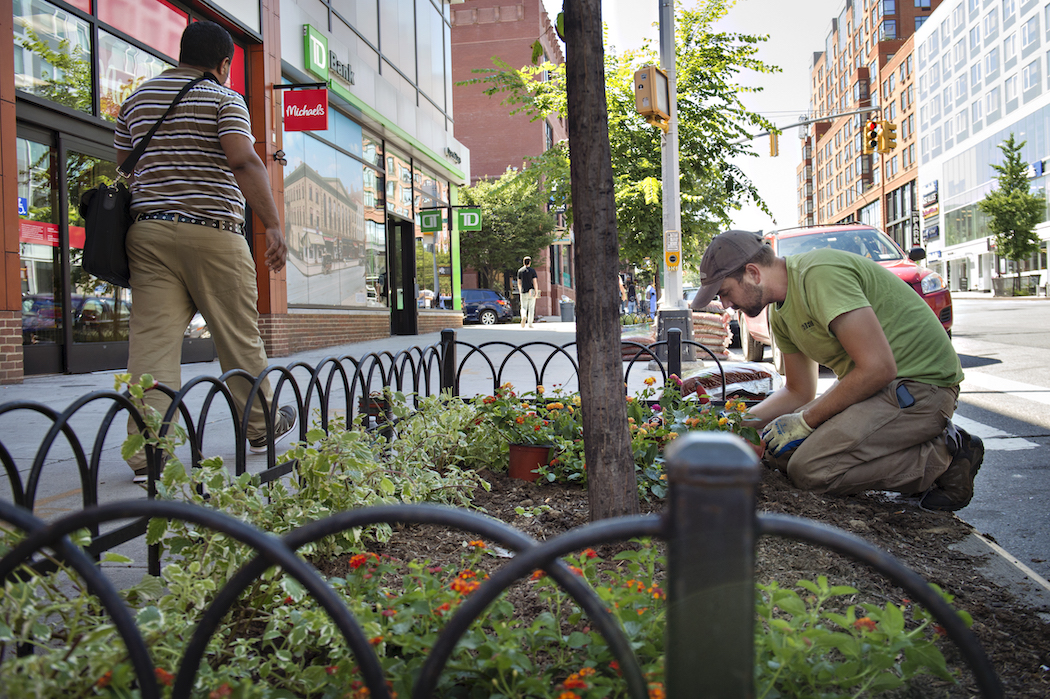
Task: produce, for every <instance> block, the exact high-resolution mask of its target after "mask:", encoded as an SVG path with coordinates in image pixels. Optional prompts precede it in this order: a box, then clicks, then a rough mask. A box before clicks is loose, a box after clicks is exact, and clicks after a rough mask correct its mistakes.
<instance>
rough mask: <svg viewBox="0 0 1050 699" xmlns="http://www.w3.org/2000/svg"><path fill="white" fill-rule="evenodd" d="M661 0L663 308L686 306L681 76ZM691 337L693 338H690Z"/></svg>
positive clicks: (666, 3) (667, 0)
mask: <svg viewBox="0 0 1050 699" xmlns="http://www.w3.org/2000/svg"><path fill="white" fill-rule="evenodd" d="M659 1H660V67H661V68H662V69H663V70H664V71H665V72H666V73H667V92H668V99H667V107H668V114H669V115H670V118H669V119H668V125H667V131H666V133H664V134H663V136H662V137H661V138H660V145H661V150H662V151H663V162H662V167H661V177H662V179H663V229H664V230H663V233H664V241H663V242H664V244H663V248H664V259H662V260H661V261H660V264H661V269H662V270H663V277H664V289H663V292H664V293H663V299H662V300H661V303H660V307H661V308H684V307H685V302H684V301H683V300H682V262H681V258H682V207H681V201H680V196H679V187H678V105H677V104H676V102H677V99H676V95H677V93H678V90H677V87H676V86H677V84H678V76H677V73H676V71H675V48H674V0H659ZM670 253H678V255H677V260H678V261H677V264H675V265H674V266H668V264H667V258H668V254H670ZM689 339H692V338H689Z"/></svg>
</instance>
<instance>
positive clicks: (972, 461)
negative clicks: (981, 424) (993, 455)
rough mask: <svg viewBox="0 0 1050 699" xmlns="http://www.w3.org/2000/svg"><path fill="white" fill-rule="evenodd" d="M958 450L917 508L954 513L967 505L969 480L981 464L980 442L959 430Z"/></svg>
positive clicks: (981, 450)
mask: <svg viewBox="0 0 1050 699" xmlns="http://www.w3.org/2000/svg"><path fill="white" fill-rule="evenodd" d="M959 437H960V439H959V441H960V442H961V443H960V445H959V448H958V449H956V450H955V456H953V457H952V462H951V463H950V464H948V470H947V471H945V472H944V473H943V474H941V477H940V478H938V479H937V480H936V481H935V482H934V484H933V487H932V488H930V490H929V491H928V492H927V493H926V495H924V496H923V498H922V501H921V502H920V505H921V506H922V507H924V508H925V509H927V510H943V511H945V512H954V511H955V510H961V509H962V508H964V507H966V506H967V505H969V504H970V500H971V499H972V498H973V481H974V479H975V478H976V477H977V472H978V471H980V470H981V463H982V462H983V461H984V442H982V441H981V438H980V437H974V436H973V435H971V434H970V433H969V432H967V431H966V430H963V429H960V430H959Z"/></svg>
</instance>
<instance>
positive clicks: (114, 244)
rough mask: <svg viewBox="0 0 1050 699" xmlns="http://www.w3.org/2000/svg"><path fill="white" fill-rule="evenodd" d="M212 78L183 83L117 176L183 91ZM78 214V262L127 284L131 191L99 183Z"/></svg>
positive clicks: (129, 169)
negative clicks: (80, 254)
mask: <svg viewBox="0 0 1050 699" xmlns="http://www.w3.org/2000/svg"><path fill="white" fill-rule="evenodd" d="M209 79H211V80H214V77H212V76H211V74H209V73H205V74H204V76H203V77H200V78H196V79H194V80H191V81H189V82H188V83H186V85H184V86H183V88H182V90H180V91H179V94H177V95H176V96H175V99H174V100H172V101H171V105H170V106H169V107H168V111H166V112H164V116H162V117H161V118H160V120H159V121H157V123H156V124H154V125H153V128H151V129H150V130H149V133H148V134H146V137H145V138H144V139H142V140H141V141H139V144H138V145H137V146H135V150H133V151H131V154H130V155H129V156H128V157H127V159H126V160H125V161H124V162H123V163H121V164H120V167H119V168H117V174H118V175H119V176H120V177H124V178H127V177H130V176H131V174H132V173H133V172H135V166H136V165H138V162H139V158H141V157H142V154H143V153H145V152H146V147H147V146H149V142H150V140H151V139H152V138H153V134H155V133H157V129H159V128H160V125H161V124H162V123H164V120H165V119H167V118H168V115H169V114H171V110H172V109H174V108H175V105H177V104H178V103H179V102H180V101H181V100H182V98H183V97H185V96H186V93H187V92H189V91H190V89H191V88H193V86H194V85H196V84H197V83H199V82H202V81H204V80H209ZM79 211H80V215H81V216H82V217H83V218H84V231H85V233H84V255H83V257H82V258H81V261H80V266H81V267H82V268H83V269H84V271H85V272H87V273H88V274H90V275H92V276H95V277H98V278H99V279H101V280H103V281H107V282H109V283H110V284H115V285H117V286H122V287H124V288H125V289H130V288H131V282H130V281H129V280H130V278H131V271H130V270H129V268H128V253H127V250H126V249H125V247H124V242H125V240H126V239H127V237H128V229H129V228H131V224H132V220H131V192H130V191H128V188H127V186H126V185H125V184H124V183H123V182H120V181H117V182H114V183H113V184H100V185H99V186H98V187H95V188H94V189H89V190H88V191H86V192H84V194H83V196H81V197H80V207H79Z"/></svg>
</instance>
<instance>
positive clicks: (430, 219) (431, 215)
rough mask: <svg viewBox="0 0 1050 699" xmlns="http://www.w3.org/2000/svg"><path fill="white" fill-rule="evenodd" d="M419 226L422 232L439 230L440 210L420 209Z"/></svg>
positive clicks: (436, 231)
mask: <svg viewBox="0 0 1050 699" xmlns="http://www.w3.org/2000/svg"><path fill="white" fill-rule="evenodd" d="M419 227H420V229H421V230H422V231H423V232H424V233H438V232H440V231H441V210H440V209H438V210H435V211H420V212H419Z"/></svg>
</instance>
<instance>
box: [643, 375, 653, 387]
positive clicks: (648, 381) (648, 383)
mask: <svg viewBox="0 0 1050 699" xmlns="http://www.w3.org/2000/svg"><path fill="white" fill-rule="evenodd" d="M643 383H645V385H646V386H652V385H653V384H655V383H656V379H654V378H653V377H652V376H650V377H648V378H646V379H645V381H644V382H643Z"/></svg>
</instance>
